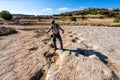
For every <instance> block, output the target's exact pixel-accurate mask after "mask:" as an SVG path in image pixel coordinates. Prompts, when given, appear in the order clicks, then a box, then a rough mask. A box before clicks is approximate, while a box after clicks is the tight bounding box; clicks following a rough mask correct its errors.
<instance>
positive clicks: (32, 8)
mask: <svg viewBox="0 0 120 80" xmlns="http://www.w3.org/2000/svg"><path fill="white" fill-rule="evenodd" d="M84 8H109V9H111V8H120V0H0V11H2V10H8V11H10V12H11V13H13V14H18V13H19V14H33V15H51V14H57V13H62V12H67V11H74V10H81V9H84Z"/></svg>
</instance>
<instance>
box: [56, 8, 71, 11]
mask: <svg viewBox="0 0 120 80" xmlns="http://www.w3.org/2000/svg"><path fill="white" fill-rule="evenodd" d="M57 10H58V11H66V10H69V8H67V7H62V8H59V9H57Z"/></svg>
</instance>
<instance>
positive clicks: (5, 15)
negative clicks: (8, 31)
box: [0, 10, 13, 20]
mask: <svg viewBox="0 0 120 80" xmlns="http://www.w3.org/2000/svg"><path fill="white" fill-rule="evenodd" d="M0 16H1V17H2V18H3V19H4V20H11V19H12V17H13V16H12V14H11V13H10V12H8V11H5V10H4V11H1V12H0Z"/></svg>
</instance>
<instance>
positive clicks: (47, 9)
mask: <svg viewBox="0 0 120 80" xmlns="http://www.w3.org/2000/svg"><path fill="white" fill-rule="evenodd" d="M42 11H52V8H45V9H42Z"/></svg>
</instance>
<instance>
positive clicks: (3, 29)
mask: <svg viewBox="0 0 120 80" xmlns="http://www.w3.org/2000/svg"><path fill="white" fill-rule="evenodd" d="M13 33H17V31H16V30H15V29H14V28H6V27H0V36H3V35H9V34H13Z"/></svg>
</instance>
